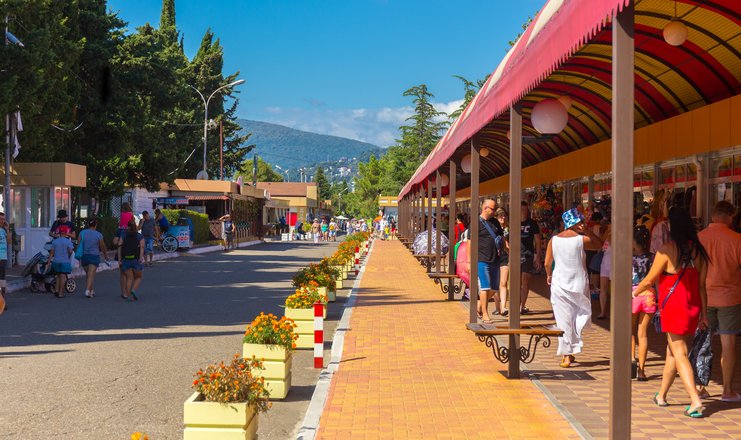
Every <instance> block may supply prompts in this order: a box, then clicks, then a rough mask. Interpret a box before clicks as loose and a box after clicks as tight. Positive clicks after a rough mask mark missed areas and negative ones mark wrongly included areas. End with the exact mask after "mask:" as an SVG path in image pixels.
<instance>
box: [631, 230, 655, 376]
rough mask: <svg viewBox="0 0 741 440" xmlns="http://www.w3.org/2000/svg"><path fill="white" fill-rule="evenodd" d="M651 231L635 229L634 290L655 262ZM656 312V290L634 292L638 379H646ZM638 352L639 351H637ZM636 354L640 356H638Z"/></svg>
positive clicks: (635, 361)
mask: <svg viewBox="0 0 741 440" xmlns="http://www.w3.org/2000/svg"><path fill="white" fill-rule="evenodd" d="M650 245H651V233H650V232H649V230H648V229H647V228H646V227H645V226H636V227H635V228H634V229H633V291H634V292H635V289H636V287H638V284H639V283H640V282H641V281H642V280H643V279H644V278H645V277H646V275H647V274H648V271H649V270H650V269H651V264H653V260H654V254H652V253H651V252H650V251H649V247H650ZM654 313H656V292H655V291H654V290H653V289H650V290H647V291H645V292H643V293H641V294H640V295H635V294H633V318H632V328H633V339H632V345H631V353H632V356H633V363H634V364H637V370H636V380H639V381H646V380H648V378H647V377H646V371H645V368H646V355H647V354H648V335H647V333H646V332H647V331H648V326H649V324H650V323H651V317H652V316H653V315H654ZM636 352H637V353H636ZM636 354H637V355H638V356H636Z"/></svg>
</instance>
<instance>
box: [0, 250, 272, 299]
mask: <svg viewBox="0 0 741 440" xmlns="http://www.w3.org/2000/svg"><path fill="white" fill-rule="evenodd" d="M260 243H263V241H262V240H253V241H247V242H244V243H239V244H238V245H237V248H238V249H239V248H245V247H249V246H254V245H256V244H260ZM221 250H223V247H222V246H218V245H217V246H203V247H197V248H193V249H189V250H187V251H185V252H171V253H163V254H154V256H153V258H152V261H161V260H170V259H173V258H178V257H179V256H181V255H200V254H206V253H210V252H218V251H221ZM115 269H118V266H116V265H113V264H108V265H106V264H103V263H101V265H100V266H98V270H97V271H96V273H97V272H106V271H109V270H115ZM70 276H71V277H72V278H82V277H84V276H85V271H84V270H83V269H82V268H81V267H80V266H77V267H75V268H74V269H73V270H72V274H71V275H70ZM30 284H31V277H24V278H19V279H15V280H13V281H10V282H8V287H7V291H8V293H10V292H17V291H19V290H23V289H25V288H27V287H28V286H29V285H30Z"/></svg>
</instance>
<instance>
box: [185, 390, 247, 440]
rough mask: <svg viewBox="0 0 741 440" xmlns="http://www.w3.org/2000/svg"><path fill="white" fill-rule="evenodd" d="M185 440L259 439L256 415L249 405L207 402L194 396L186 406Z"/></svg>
mask: <svg viewBox="0 0 741 440" xmlns="http://www.w3.org/2000/svg"><path fill="white" fill-rule="evenodd" d="M183 420H184V422H185V431H184V432H183V439H184V440H251V439H255V438H257V414H256V413H255V411H254V409H252V407H251V406H249V405H248V404H247V403H246V402H244V403H239V402H237V403H216V402H205V401H204V400H203V396H201V393H198V392H196V393H193V395H192V396H190V398H188V400H186V401H185V404H184V405H183Z"/></svg>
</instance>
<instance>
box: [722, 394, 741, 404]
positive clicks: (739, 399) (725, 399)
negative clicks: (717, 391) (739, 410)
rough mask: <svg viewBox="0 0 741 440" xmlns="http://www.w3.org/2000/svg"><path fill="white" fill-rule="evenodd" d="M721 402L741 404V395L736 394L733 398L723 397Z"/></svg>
mask: <svg viewBox="0 0 741 440" xmlns="http://www.w3.org/2000/svg"><path fill="white" fill-rule="evenodd" d="M720 401H721V402H741V394H738V393H735V395H734V396H732V397H721V398H720Z"/></svg>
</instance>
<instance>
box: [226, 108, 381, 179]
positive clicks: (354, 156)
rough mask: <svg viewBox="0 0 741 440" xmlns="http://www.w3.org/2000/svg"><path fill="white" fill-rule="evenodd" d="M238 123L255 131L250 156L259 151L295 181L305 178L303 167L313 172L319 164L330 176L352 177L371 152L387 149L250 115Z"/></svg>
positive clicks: (310, 174)
mask: <svg viewBox="0 0 741 440" xmlns="http://www.w3.org/2000/svg"><path fill="white" fill-rule="evenodd" d="M237 123H239V124H240V125H241V126H242V131H243V132H245V133H252V136H250V139H249V143H250V144H255V145H256V147H255V149H254V150H252V151H251V152H250V153H248V154H247V158H251V157H252V155H253V154H257V155H258V156H260V157H261V158H262V159H263V160H264V161H265V162H267V163H269V164H271V165H273V167H274V168H275V169H276V171H278V172H279V173H280V172H281V171H282V174H283V175H284V176H285V174H286V170H287V171H288V176H289V179H290V180H291V181H292V182H297V181H299V180H300V179H301V169H302V168H303V169H304V172H305V173H306V174H307V175H308V176H312V175H313V174H314V171H315V170H316V167H317V165H320V166H322V167H323V168H324V170H325V174H326V175H327V177H328V179H330V180H348V179H350V178H352V177H354V176H355V174H356V173H357V169H358V167H357V164H358V162H364V161H367V160H368V158H369V157H370V156H371V154H375V156H376V157H379V156H381V155H383V153H384V149H383V148H380V147H378V146H376V145H373V144H369V143H366V142H360V141H356V140H353V139H347V138H342V137H337V136H329V135H325V134H318V133H309V132H306V131H301V130H296V129H293V128H289V127H285V126H283V125H277V124H270V123H268V122H261V121H251V120H248V119H238V120H237ZM278 167H279V168H278Z"/></svg>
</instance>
